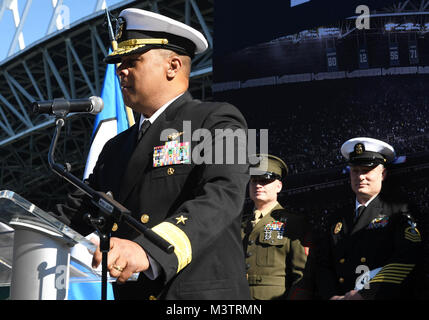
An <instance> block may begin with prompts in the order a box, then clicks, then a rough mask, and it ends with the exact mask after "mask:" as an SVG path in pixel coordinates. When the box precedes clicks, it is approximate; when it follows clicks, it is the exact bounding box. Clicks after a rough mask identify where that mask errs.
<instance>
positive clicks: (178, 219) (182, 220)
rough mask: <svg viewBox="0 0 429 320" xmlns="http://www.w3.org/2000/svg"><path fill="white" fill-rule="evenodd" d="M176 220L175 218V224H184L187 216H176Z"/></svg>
mask: <svg viewBox="0 0 429 320" xmlns="http://www.w3.org/2000/svg"><path fill="white" fill-rule="evenodd" d="M176 220H177V222H176V224H179V223H183V224H185V221H186V220H188V218H185V217H184V216H180V217H177V218H176Z"/></svg>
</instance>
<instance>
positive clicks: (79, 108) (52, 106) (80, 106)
mask: <svg viewBox="0 0 429 320" xmlns="http://www.w3.org/2000/svg"><path fill="white" fill-rule="evenodd" d="M32 106H33V112H34V113H38V114H41V113H47V114H51V115H60V116H65V115H66V114H68V113H70V112H83V113H90V114H97V113H99V112H101V110H103V106H104V103H103V99H101V98H100V97H96V96H92V97H89V98H86V99H70V100H66V99H63V98H59V99H54V100H47V101H35V102H33V103H32Z"/></svg>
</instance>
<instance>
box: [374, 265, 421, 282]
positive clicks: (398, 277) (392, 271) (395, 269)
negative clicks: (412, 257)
mask: <svg viewBox="0 0 429 320" xmlns="http://www.w3.org/2000/svg"><path fill="white" fill-rule="evenodd" d="M414 266H415V265H414V264H403V263H391V264H387V265H385V266H384V267H383V269H381V270H380V272H379V273H377V274H376V275H375V276H374V278H372V279H371V280H370V281H369V283H371V282H388V283H395V284H401V283H402V281H403V280H404V279H405V278H406V277H407V276H408V274H409V273H410V272H411V271H412V270H413V268H414Z"/></svg>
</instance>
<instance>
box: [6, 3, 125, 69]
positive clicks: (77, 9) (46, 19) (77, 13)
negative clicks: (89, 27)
mask: <svg viewBox="0 0 429 320" xmlns="http://www.w3.org/2000/svg"><path fill="white" fill-rule="evenodd" d="M2 1H3V0H0V6H1V2H2ZM121 1H122V0H106V4H107V6H108V7H111V6H113V5H115V4H117V3H119V2H121ZM26 3H27V0H18V10H19V15H20V17H21V16H22V15H23V12H24V9H25V6H26ZM96 3H97V1H96V0H63V6H66V7H68V9H69V13H70V24H73V22H75V21H77V20H80V19H82V18H84V17H85V16H87V15H89V14H92V13H93V11H94V9H95V6H96ZM53 12H54V11H53V7H52V0H33V1H32V3H31V6H30V9H29V13H28V15H27V19H26V21H25V24H24V27H23V29H22V32H23V35H24V43H25V46H26V47H28V46H30V45H31V44H32V43H33V42H35V41H37V40H39V39H41V38H43V37H45V36H46V33H47V31H48V27H49V23H50V21H51V18H52V14H53ZM14 35H15V23H14V19H13V14H12V11H11V10H8V9H6V10H5V11H4V14H3V17H2V18H1V20H0V39H1V41H2V45H1V46H0V63H1V61H2V60H4V59H5V58H7V55H8V52H9V48H10V45H11V42H12V40H13V37H14ZM18 51H19V45H17V46H16V49H15V50H14V52H13V53H16V52H18Z"/></svg>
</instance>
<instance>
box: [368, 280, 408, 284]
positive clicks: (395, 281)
mask: <svg viewBox="0 0 429 320" xmlns="http://www.w3.org/2000/svg"><path fill="white" fill-rule="evenodd" d="M373 282H387V283H394V284H401V282H402V281H397V280H387V279H380V280H374V279H373V280H371V281H370V282H369V283H373Z"/></svg>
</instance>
